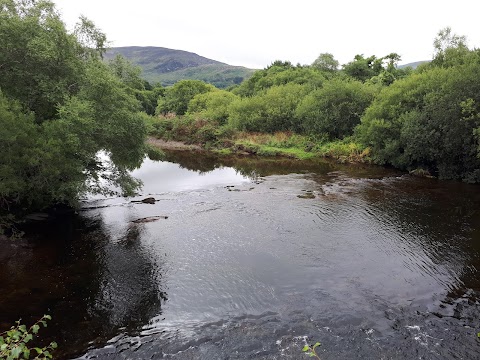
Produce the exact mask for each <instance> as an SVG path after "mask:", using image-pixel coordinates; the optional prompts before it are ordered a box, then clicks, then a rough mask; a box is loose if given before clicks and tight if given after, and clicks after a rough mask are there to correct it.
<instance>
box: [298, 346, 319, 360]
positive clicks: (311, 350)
mask: <svg viewBox="0 0 480 360" xmlns="http://www.w3.org/2000/svg"><path fill="white" fill-rule="evenodd" d="M319 346H321V344H320V343H319V342H317V343H315V345H313V346H310V345H308V344H307V345H305V346H304V347H303V349H302V351H303V352H304V353H305V354H306V355H308V356H310V357H316V358H317V359H319V360H320V356H318V354H317V352H316V351H315V349H316V348H317V347H319Z"/></svg>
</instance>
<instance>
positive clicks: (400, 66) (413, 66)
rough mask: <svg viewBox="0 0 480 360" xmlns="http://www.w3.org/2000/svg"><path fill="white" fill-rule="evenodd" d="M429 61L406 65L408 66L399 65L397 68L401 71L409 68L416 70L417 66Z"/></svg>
mask: <svg viewBox="0 0 480 360" xmlns="http://www.w3.org/2000/svg"><path fill="white" fill-rule="evenodd" d="M430 61H431V60H422V61H415V62H411V63H408V64H403V65H399V66H398V68H399V69H403V68H407V67H411V68H412V69H416V68H417V67H418V66H419V65H421V64H423V63H427V62H430Z"/></svg>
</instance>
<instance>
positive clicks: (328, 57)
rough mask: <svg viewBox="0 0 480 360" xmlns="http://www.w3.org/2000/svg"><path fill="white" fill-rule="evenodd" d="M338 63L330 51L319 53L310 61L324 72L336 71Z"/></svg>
mask: <svg viewBox="0 0 480 360" xmlns="http://www.w3.org/2000/svg"><path fill="white" fill-rule="evenodd" d="M338 65H339V62H338V61H337V60H335V58H334V57H333V55H332V54H330V53H322V54H320V55H319V56H318V57H317V58H316V59H315V61H314V62H313V63H312V67H314V68H316V69H318V70H320V71H325V72H334V71H337V70H338Z"/></svg>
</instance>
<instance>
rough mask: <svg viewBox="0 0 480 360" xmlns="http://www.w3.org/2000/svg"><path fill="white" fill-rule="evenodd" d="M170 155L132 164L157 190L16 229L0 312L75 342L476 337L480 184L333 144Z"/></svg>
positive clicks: (273, 349)
mask: <svg viewBox="0 0 480 360" xmlns="http://www.w3.org/2000/svg"><path fill="white" fill-rule="evenodd" d="M167 160H169V161H175V164H174V163H172V162H152V161H147V162H146V163H145V164H144V166H143V167H142V168H141V169H139V170H137V171H136V172H135V176H138V177H139V178H141V179H142V180H143V182H144V184H145V188H144V190H143V192H142V194H141V195H142V196H146V195H148V194H155V195H154V197H155V199H156V200H157V201H156V203H155V204H143V203H132V202H131V201H130V199H120V198H115V199H106V200H95V201H93V200H92V201H89V202H87V203H86V204H85V208H84V210H83V211H82V212H81V214H80V216H78V217H77V218H75V219H74V222H68V221H63V222H62V223H63V224H71V225H70V226H65V228H64V229H58V228H56V229H55V230H52V229H46V230H45V231H44V232H43V233H39V235H38V238H37V239H24V240H21V241H20V242H17V243H13V242H7V241H4V244H3V245H4V246H3V247H2V248H3V249H5V251H4V252H1V253H0V284H1V287H2V289H1V290H2V297H1V298H0V322H2V327H3V328H5V327H6V326H7V324H8V323H10V322H12V321H14V320H15V319H16V318H18V317H20V316H23V317H24V318H25V314H26V313H27V314H28V316H30V318H31V319H34V318H35V317H37V316H41V315H42V314H43V313H51V314H52V315H53V318H54V320H53V321H52V324H51V325H50V326H49V328H48V329H47V330H49V331H50V332H49V333H48V336H49V337H50V338H52V339H56V340H57V341H58V342H60V343H61V349H62V351H63V353H62V354H61V357H62V356H63V357H65V358H69V357H72V356H73V355H75V354H80V353H83V352H85V351H86V349H87V348H88V347H91V348H98V349H91V350H90V351H89V352H88V353H87V354H86V355H85V356H84V357H85V358H93V357H99V358H120V359H123V358H134V359H143V358H160V357H167V358H175V359H220V358H225V359H229V358H232V359H237V358H238V359H243V358H263V359H277V358H279V357H282V358H285V359H297V358H299V356H301V355H299V354H301V348H302V347H303V341H304V340H303V339H304V337H309V338H310V339H311V340H312V341H313V342H315V341H317V340H318V341H321V342H322V344H323V346H322V350H321V351H322V354H321V355H322V356H321V357H322V359H334V358H392V359H411V358H425V359H437V358H464V359H469V358H472V359H473V358H476V356H477V355H478V342H477V340H476V332H478V331H480V329H478V326H479V325H478V324H480V315H479V310H480V304H479V299H480V297H479V294H480V279H479V276H478V270H479V269H480V212H479V210H478V209H479V208H480V207H479V205H480V192H479V190H478V187H477V186H471V185H466V184H461V183H451V182H439V181H436V180H432V179H418V178H413V177H409V176H405V175H403V174H400V173H397V172H394V171H390V170H386V169H382V168H376V167H368V166H338V165H334V164H331V163H326V162H322V163H315V162H298V161H294V160H281V161H273V160H262V159H255V158H240V159H238V158H237V159H235V158H222V159H219V158H216V157H211V156H202V155H200V154H195V155H194V156H192V155H191V154H189V153H181V154H178V153H173V154H169V155H168V157H167ZM304 194H310V196H308V197H306V198H302V197H299V195H304ZM137 199H141V197H138V198H137ZM160 215H162V216H167V217H168V218H166V219H165V218H161V219H159V220H157V221H154V222H148V223H135V222H133V221H134V220H137V219H142V218H151V217H154V216H160ZM32 264H35V269H34V271H32ZM3 294H6V295H3ZM109 339H112V340H111V341H109V343H108V345H107V346H105V344H106V341H107V340H109Z"/></svg>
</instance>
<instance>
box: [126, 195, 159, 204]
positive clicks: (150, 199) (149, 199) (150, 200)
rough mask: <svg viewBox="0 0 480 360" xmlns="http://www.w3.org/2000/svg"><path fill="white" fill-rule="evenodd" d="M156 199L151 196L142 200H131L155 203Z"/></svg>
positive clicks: (133, 201)
mask: <svg viewBox="0 0 480 360" xmlns="http://www.w3.org/2000/svg"><path fill="white" fill-rule="evenodd" d="M156 201H157V200H156V199H155V198H153V197H148V198H145V199H142V200H132V201H131V202H132V203H143V204H155V202H156Z"/></svg>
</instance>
